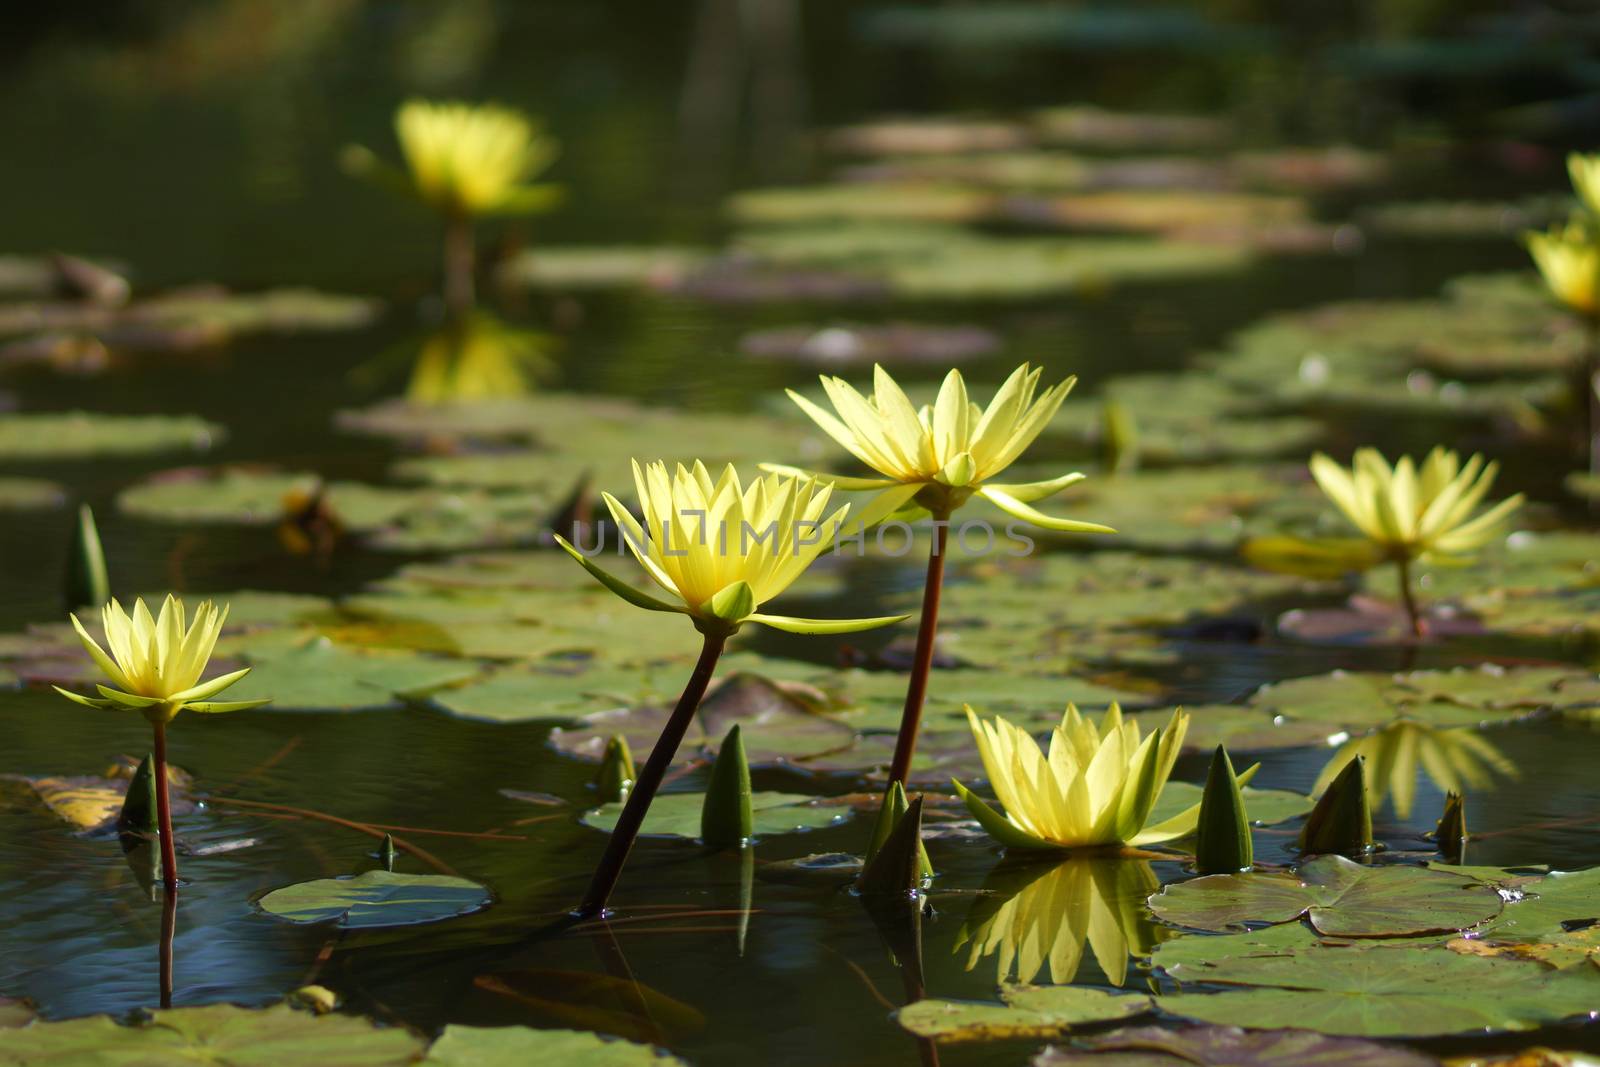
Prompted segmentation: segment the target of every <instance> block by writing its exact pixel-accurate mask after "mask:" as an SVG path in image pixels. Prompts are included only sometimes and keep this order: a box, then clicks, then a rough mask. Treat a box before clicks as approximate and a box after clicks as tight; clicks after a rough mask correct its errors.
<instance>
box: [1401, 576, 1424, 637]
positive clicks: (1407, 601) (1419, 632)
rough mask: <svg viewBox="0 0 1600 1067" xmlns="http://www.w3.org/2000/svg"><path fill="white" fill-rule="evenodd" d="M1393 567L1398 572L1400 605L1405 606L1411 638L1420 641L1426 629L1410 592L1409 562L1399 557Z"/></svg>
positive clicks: (1415, 599) (1415, 600)
mask: <svg viewBox="0 0 1600 1067" xmlns="http://www.w3.org/2000/svg"><path fill="white" fill-rule="evenodd" d="M1395 567H1396V568H1398V570H1399V572H1400V573H1399V580H1400V603H1401V604H1402V605H1404V606H1405V609H1406V618H1407V619H1408V620H1410V622H1411V636H1412V637H1415V638H1417V639H1418V640H1420V639H1422V638H1423V637H1426V636H1427V628H1426V626H1425V625H1424V624H1423V621H1422V612H1421V611H1420V610H1419V609H1418V608H1417V597H1416V594H1415V593H1413V592H1412V591H1411V561H1410V560H1409V559H1407V558H1406V557H1404V556H1401V557H1400V558H1399V559H1397V560H1395Z"/></svg>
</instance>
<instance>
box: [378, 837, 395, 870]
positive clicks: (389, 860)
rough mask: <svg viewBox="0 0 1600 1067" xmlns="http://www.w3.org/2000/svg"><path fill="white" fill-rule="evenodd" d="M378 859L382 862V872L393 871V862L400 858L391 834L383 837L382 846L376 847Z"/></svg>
mask: <svg viewBox="0 0 1600 1067" xmlns="http://www.w3.org/2000/svg"><path fill="white" fill-rule="evenodd" d="M378 858H379V859H380V860H382V861H383V869H384V870H386V871H392V870H394V861H395V860H397V859H399V858H400V850H399V849H397V848H395V847H394V835H393V834H384V835H383V844H381V845H379V846H378Z"/></svg>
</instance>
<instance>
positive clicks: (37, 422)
mask: <svg viewBox="0 0 1600 1067" xmlns="http://www.w3.org/2000/svg"><path fill="white" fill-rule="evenodd" d="M225 436H226V431H225V430H224V429H223V428H222V427H221V426H219V425H217V424H216V423H214V422H207V421H206V420H204V419H202V418H200V417H198V416H195V415H103V414H98V413H93V412H87V411H71V412H65V413H61V414H22V415H18V414H11V415H0V460H63V459H90V458H93V457H97V456H135V455H143V454H146V453H154V452H204V451H206V450H207V449H209V448H211V447H213V446H214V445H216V444H217V443H218V442H220V441H221V440H222V439H223V437H225Z"/></svg>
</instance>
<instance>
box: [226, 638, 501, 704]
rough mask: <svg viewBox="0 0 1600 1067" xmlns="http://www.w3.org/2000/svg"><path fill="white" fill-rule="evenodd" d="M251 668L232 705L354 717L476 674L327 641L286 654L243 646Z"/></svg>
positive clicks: (460, 664) (457, 663) (471, 667)
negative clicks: (261, 703) (265, 703)
mask: <svg viewBox="0 0 1600 1067" xmlns="http://www.w3.org/2000/svg"><path fill="white" fill-rule="evenodd" d="M245 657H246V658H247V659H249V660H250V661H251V663H252V665H253V667H254V669H253V670H251V672H250V674H249V676H247V677H246V678H244V679H243V680H241V681H240V682H239V683H238V684H237V685H235V686H233V687H232V688H231V689H229V690H228V696H230V697H233V698H236V700H235V701H232V702H238V701H245V700H261V699H266V700H271V701H272V703H273V708H274V710H280V711H289V710H308V711H356V710H361V709H367V708H384V707H394V706H395V705H397V704H399V703H400V701H401V699H402V698H404V697H412V696H423V695H426V694H427V693H429V692H431V691H433V690H435V689H438V688H440V687H442V686H445V685H448V684H450V683H451V682H457V681H463V680H465V679H468V678H471V677H473V676H474V675H475V674H477V672H478V667H477V665H476V664H474V663H471V662H466V661H462V660H450V659H437V658H434V657H431V656H424V655H420V654H418V653H415V652H404V651H399V650H391V649H361V648H347V647H345V646H343V645H337V644H335V643H333V642H332V641H329V640H328V639H327V638H315V639H313V640H311V641H310V642H308V643H306V644H304V645H301V646H298V647H293V646H291V647H290V648H288V649H279V648H272V647H269V646H267V645H265V644H264V643H263V644H258V645H247V646H246V651H245Z"/></svg>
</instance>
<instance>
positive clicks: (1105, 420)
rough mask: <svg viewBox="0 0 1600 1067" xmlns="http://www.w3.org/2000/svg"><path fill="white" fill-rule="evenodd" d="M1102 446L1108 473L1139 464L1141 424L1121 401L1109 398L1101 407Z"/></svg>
mask: <svg viewBox="0 0 1600 1067" xmlns="http://www.w3.org/2000/svg"><path fill="white" fill-rule="evenodd" d="M1100 446H1101V449H1102V461H1103V462H1104V463H1105V465H1106V471H1107V472H1108V473H1111V474H1121V473H1123V472H1125V471H1131V470H1133V469H1134V468H1135V467H1137V466H1138V465H1139V426H1138V424H1137V423H1135V422H1134V419H1133V412H1132V411H1130V410H1129V409H1128V406H1127V405H1126V404H1124V403H1122V402H1121V401H1117V400H1112V399H1110V398H1107V400H1106V402H1105V405H1104V406H1103V407H1102V408H1101V409H1100Z"/></svg>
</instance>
